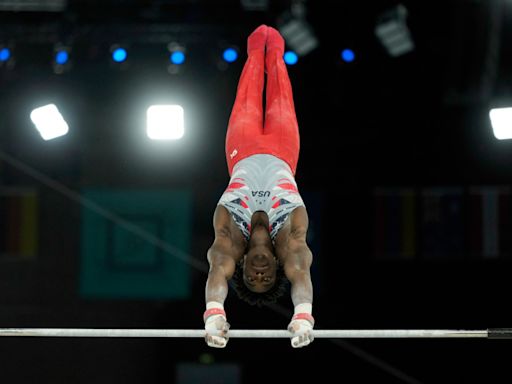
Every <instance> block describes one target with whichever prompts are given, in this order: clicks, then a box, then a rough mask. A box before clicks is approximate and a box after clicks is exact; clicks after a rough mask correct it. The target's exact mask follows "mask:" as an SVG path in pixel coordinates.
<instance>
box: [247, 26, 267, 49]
mask: <svg viewBox="0 0 512 384" xmlns="http://www.w3.org/2000/svg"><path fill="white" fill-rule="evenodd" d="M267 31H268V27H267V26H266V25H264V24H262V25H260V26H259V27H258V28H256V29H255V30H254V31H253V32H252V33H251V34H250V35H249V37H248V38H247V54H248V55H250V54H251V52H254V51H265V43H266V41H267Z"/></svg>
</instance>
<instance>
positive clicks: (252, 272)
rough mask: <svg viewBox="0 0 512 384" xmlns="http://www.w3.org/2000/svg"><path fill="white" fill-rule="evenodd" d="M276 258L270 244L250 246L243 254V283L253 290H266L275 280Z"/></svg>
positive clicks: (258, 291)
mask: <svg viewBox="0 0 512 384" xmlns="http://www.w3.org/2000/svg"><path fill="white" fill-rule="evenodd" d="M276 269H277V260H276V258H275V257H274V253H273V249H272V247H271V246H266V245H256V246H253V247H250V248H249V249H248V251H247V254H246V255H245V256H244V264H243V271H244V283H245V285H246V286H247V288H249V289H250V290H251V291H253V292H257V293H263V292H266V291H268V290H269V289H270V288H272V286H273V285H274V284H275V282H276Z"/></svg>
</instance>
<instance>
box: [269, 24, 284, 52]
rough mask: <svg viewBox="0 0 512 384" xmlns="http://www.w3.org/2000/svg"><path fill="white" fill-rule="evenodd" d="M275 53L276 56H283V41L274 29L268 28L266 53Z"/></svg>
mask: <svg viewBox="0 0 512 384" xmlns="http://www.w3.org/2000/svg"><path fill="white" fill-rule="evenodd" d="M274 51H275V52H276V53H277V54H278V55H280V56H283V54H284V39H283V36H281V34H280V33H279V31H278V30H277V29H275V28H272V27H268V35H267V52H274Z"/></svg>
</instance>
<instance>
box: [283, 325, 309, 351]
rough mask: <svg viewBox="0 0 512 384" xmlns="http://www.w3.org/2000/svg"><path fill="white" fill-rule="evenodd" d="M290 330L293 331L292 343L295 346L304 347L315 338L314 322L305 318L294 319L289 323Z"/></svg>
mask: <svg viewBox="0 0 512 384" xmlns="http://www.w3.org/2000/svg"><path fill="white" fill-rule="evenodd" d="M288 331H289V332H290V333H291V336H290V337H291V344H292V347H293V348H302V347H305V346H306V345H309V344H311V343H312V342H313V340H314V335H313V324H312V323H311V322H310V321H308V320H305V319H292V321H291V322H290V324H288Z"/></svg>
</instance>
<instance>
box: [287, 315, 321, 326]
mask: <svg viewBox="0 0 512 384" xmlns="http://www.w3.org/2000/svg"><path fill="white" fill-rule="evenodd" d="M293 320H307V321H309V322H310V323H311V325H315V319H314V318H313V316H312V315H310V314H309V313H296V314H295V315H293V317H292V321H293Z"/></svg>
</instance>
